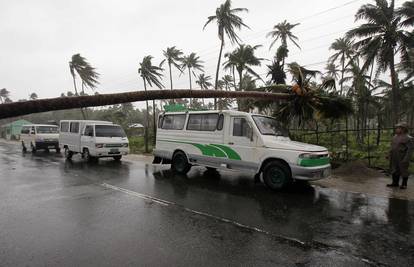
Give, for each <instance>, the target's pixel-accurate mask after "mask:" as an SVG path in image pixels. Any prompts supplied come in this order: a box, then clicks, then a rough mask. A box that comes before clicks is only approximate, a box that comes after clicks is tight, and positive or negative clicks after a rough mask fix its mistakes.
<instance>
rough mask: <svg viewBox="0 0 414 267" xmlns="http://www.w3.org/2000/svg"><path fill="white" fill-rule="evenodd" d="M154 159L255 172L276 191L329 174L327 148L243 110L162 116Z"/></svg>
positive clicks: (183, 168)
mask: <svg viewBox="0 0 414 267" xmlns="http://www.w3.org/2000/svg"><path fill="white" fill-rule="evenodd" d="M157 128H158V129H157V136H156V146H155V149H154V163H155V164H159V163H161V164H171V168H172V170H173V171H174V172H177V173H180V174H186V173H187V172H188V171H189V170H190V168H191V167H192V166H195V165H199V166H204V167H207V168H208V169H218V170H234V171H239V172H244V173H251V174H252V176H255V178H256V179H257V178H259V179H260V178H261V179H263V181H264V182H265V184H266V185H267V186H269V187H270V188H272V189H275V190H278V189H282V188H284V187H286V186H288V185H289V184H290V183H292V182H293V181H295V180H305V181H310V180H317V179H322V178H326V177H329V176H330V173H331V165H330V158H329V153H328V150H327V149H326V148H325V147H321V146H316V145H311V144H306V143H301V142H295V141H292V140H291V139H290V138H289V137H288V135H287V134H286V131H284V130H283V128H282V127H281V124H280V123H279V121H278V120H276V119H274V118H271V117H268V116H263V115H259V114H251V113H245V112H239V111H231V110H223V111H184V112H164V113H162V114H160V115H159V118H158V127H157Z"/></svg>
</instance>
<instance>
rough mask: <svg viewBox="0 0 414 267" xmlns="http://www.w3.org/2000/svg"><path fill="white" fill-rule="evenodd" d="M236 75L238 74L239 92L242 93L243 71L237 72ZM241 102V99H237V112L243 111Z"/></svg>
mask: <svg viewBox="0 0 414 267" xmlns="http://www.w3.org/2000/svg"><path fill="white" fill-rule="evenodd" d="M238 73H239V92H241V91H242V89H243V88H242V80H243V71H239V70H238ZM242 106H243V102H242V100H241V99H237V109H238V110H239V111H241V110H243V107H242Z"/></svg>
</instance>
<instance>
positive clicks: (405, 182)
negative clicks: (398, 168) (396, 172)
mask: <svg viewBox="0 0 414 267" xmlns="http://www.w3.org/2000/svg"><path fill="white" fill-rule="evenodd" d="M407 182H408V177H403V178H402V184H401V187H400V188H401V189H407Z"/></svg>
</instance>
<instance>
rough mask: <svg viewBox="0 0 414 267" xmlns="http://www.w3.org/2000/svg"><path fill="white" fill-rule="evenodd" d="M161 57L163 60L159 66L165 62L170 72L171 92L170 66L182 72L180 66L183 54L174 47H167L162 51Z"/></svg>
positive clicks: (171, 87) (171, 84) (171, 85)
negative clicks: (162, 56)
mask: <svg viewBox="0 0 414 267" xmlns="http://www.w3.org/2000/svg"><path fill="white" fill-rule="evenodd" d="M163 55H164V57H165V59H164V60H163V61H161V64H160V66H162V65H163V64H164V63H165V62H167V64H168V70H169V72H170V89H171V90H173V79H172V66H174V67H176V68H177V69H178V70H179V71H180V72H182V69H181V65H180V64H181V62H182V60H183V57H182V55H183V52H182V51H181V50H180V49H178V48H176V47H175V46H172V47H167V49H166V50H164V51H163Z"/></svg>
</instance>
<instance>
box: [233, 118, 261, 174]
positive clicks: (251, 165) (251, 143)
mask: <svg viewBox="0 0 414 267" xmlns="http://www.w3.org/2000/svg"><path fill="white" fill-rule="evenodd" d="M229 130H230V132H229V133H228V134H229V135H228V136H229V139H228V140H229V142H228V145H229V147H230V148H231V149H233V150H234V151H235V152H236V153H237V154H238V155H239V157H240V163H238V162H236V161H234V164H235V166H234V168H238V169H249V170H256V169H257V167H258V159H257V148H256V140H257V137H256V136H255V135H254V134H253V127H252V125H251V124H250V122H249V121H248V120H247V119H246V117H242V116H240V117H231V118H230V127H229Z"/></svg>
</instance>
